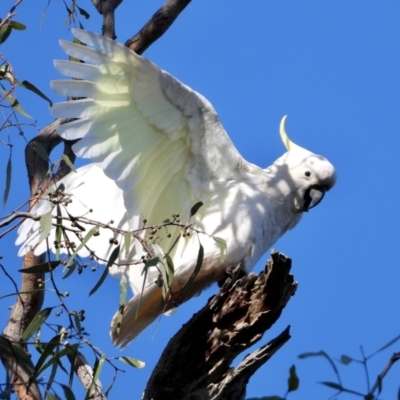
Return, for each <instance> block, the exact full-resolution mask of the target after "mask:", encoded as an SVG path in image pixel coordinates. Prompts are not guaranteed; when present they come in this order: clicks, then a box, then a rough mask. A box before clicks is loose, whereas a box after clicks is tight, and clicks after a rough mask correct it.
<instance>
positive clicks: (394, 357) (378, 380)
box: [365, 353, 400, 399]
mask: <svg viewBox="0 0 400 400" xmlns="http://www.w3.org/2000/svg"><path fill="white" fill-rule="evenodd" d="M399 360H400V353H394V354H393V355H392V357H390V360H389V362H388V363H387V365H386V366H385V368H384V369H383V371H382V372H381V373H380V374H379V375H378V377H377V378H376V382H375V383H374V385H373V386H372V388H371V390H370V391H369V393H368V394H367V396H366V397H365V398H366V399H374V398H375V397H374V393H375V391H376V390H377V389H378V387H379V386H381V385H382V382H383V379H384V378H385V376H386V374H387V373H388V372H389V370H390V368H392V367H393V365H394V363H395V362H396V361H399Z"/></svg>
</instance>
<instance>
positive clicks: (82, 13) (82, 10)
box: [76, 5, 90, 19]
mask: <svg viewBox="0 0 400 400" xmlns="http://www.w3.org/2000/svg"><path fill="white" fill-rule="evenodd" d="M76 7H77V8H78V10H79V14H81V15H82V16H83V17H85V18H86V19H89V18H90V14H89V13H88V12H87V11H86V10H84V9H83V8H81V7H79V6H78V5H77V6H76Z"/></svg>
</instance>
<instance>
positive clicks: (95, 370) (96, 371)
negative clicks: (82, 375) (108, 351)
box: [85, 353, 106, 400]
mask: <svg viewBox="0 0 400 400" xmlns="http://www.w3.org/2000/svg"><path fill="white" fill-rule="evenodd" d="M105 359H106V355H105V354H104V353H103V354H102V355H101V357H100V360H98V359H96V362H95V363H94V366H93V380H92V383H91V385H90V387H89V390H88V391H87V393H86V397H85V400H88V399H89V398H90V397H91V394H92V392H93V389H94V388H95V385H96V382H97V380H98V379H99V376H100V372H101V370H102V369H103V365H104V360H105Z"/></svg>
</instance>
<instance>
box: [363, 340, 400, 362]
mask: <svg viewBox="0 0 400 400" xmlns="http://www.w3.org/2000/svg"><path fill="white" fill-rule="evenodd" d="M399 339H400V335H399V336H396V337H395V338H394V339H392V340H391V341H390V342H389V343H386V344H385V345H384V346H382V347H381V348H379V349H378V350H377V351H375V353H374V354H376V353H379V352H381V351H383V350H386V349H387V348H388V347H390V346H391V345H392V344H394V343H396V342H397V341H398V340H399ZM370 357H372V355H371V356H370ZM370 357H369V358H370Z"/></svg>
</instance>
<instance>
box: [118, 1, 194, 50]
mask: <svg viewBox="0 0 400 400" xmlns="http://www.w3.org/2000/svg"><path fill="white" fill-rule="evenodd" d="M190 1H191V0H167V1H166V2H165V4H164V5H163V6H162V7H161V8H160V9H159V10H158V11H157V12H156V13H155V14H154V15H153V16H152V17H151V18H150V20H149V21H148V22H147V23H146V25H145V26H144V27H143V28H142V29H141V30H140V31H139V32H138V33H137V34H136V35H134V36H132V37H131V38H130V39H128V40H127V41H126V42H125V46H127V47H129V48H130V49H131V50H134V51H136V53H138V54H142V53H143V52H144V51H145V50H146V49H148V48H149V47H150V45H151V44H152V43H154V42H155V41H156V40H158V39H159V38H160V37H161V36H162V35H163V34H164V33H165V32H166V31H167V30H168V28H169V27H170V26H171V25H172V24H173V23H174V21H175V20H176V18H177V17H178V16H179V14H180V13H181V12H182V11H183V10H184V9H185V8H186V6H187V5H188V4H189V3H190Z"/></svg>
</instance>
